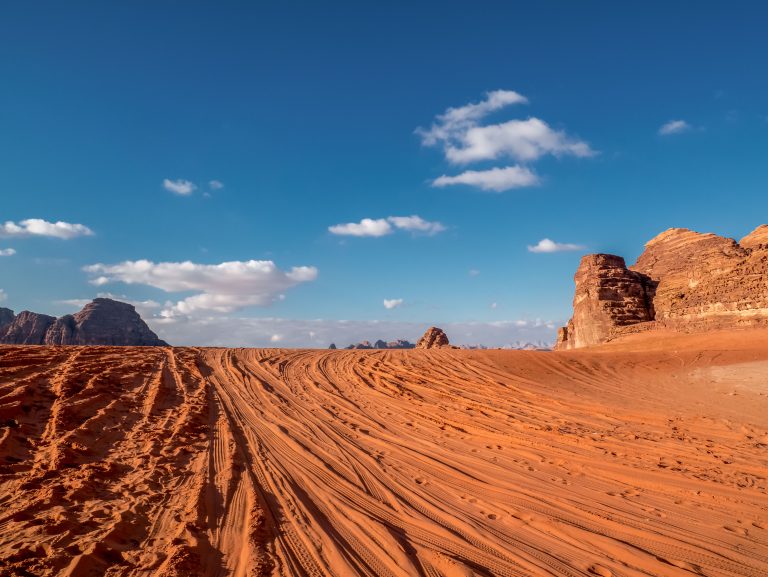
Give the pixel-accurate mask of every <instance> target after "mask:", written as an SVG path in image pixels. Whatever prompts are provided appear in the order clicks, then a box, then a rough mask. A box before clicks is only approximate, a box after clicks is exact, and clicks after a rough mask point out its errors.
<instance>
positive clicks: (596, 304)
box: [556, 225, 768, 350]
mask: <svg viewBox="0 0 768 577" xmlns="http://www.w3.org/2000/svg"><path fill="white" fill-rule="evenodd" d="M575 281H576V292H575V296H574V301H573V318H572V319H571V320H570V321H569V322H568V325H567V326H566V327H563V328H562V329H560V331H559V332H558V339H557V345H556V348H557V349H561V350H562V349H573V348H580V347H585V346H591V345H597V344H600V343H604V342H607V341H609V340H611V339H613V338H615V337H618V336H621V335H624V334H627V333H631V332H637V331H642V330H649V329H655V328H662V327H663V328H669V329H673V330H677V331H681V332H695V331H702V330H711V329H717V328H729V327H739V326H753V325H760V324H768V226H766V225H762V226H759V227H758V228H757V229H755V230H754V231H753V232H752V233H750V234H748V235H747V236H745V237H744V238H743V239H742V241H741V242H740V243H737V242H736V241H735V240H733V239H731V238H724V237H721V236H718V235H716V234H711V233H706V234H702V233H698V232H694V231H691V230H688V229H685V228H671V229H669V230H666V231H664V232H662V233H661V234H659V235H658V236H656V237H655V238H653V239H652V240H651V241H649V242H648V243H647V244H646V245H645V251H644V252H643V254H642V255H640V257H639V258H638V259H637V262H636V263H635V264H634V265H632V266H631V267H629V268H627V267H626V266H625V265H624V260H623V259H622V258H621V257H616V256H613V255H587V256H585V257H584V258H583V259H582V261H581V265H580V266H579V269H578V271H577V272H576V276H575Z"/></svg>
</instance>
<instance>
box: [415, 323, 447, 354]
mask: <svg viewBox="0 0 768 577" xmlns="http://www.w3.org/2000/svg"><path fill="white" fill-rule="evenodd" d="M450 346H451V345H450V343H449V342H448V336H447V335H446V334H445V332H444V331H443V329H439V328H437V327H429V328H428V329H427V332H425V333H424V336H422V337H421V338H420V339H419V340H418V342H417V343H416V348H417V349H438V348H441V347H450Z"/></svg>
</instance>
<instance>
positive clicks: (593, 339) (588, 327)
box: [557, 254, 654, 349]
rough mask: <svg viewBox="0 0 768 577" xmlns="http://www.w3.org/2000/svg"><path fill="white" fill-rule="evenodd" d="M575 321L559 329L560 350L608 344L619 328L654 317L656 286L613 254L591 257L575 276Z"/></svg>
mask: <svg viewBox="0 0 768 577" xmlns="http://www.w3.org/2000/svg"><path fill="white" fill-rule="evenodd" d="M574 281H575V282H576V293H575V295H574V297H573V318H572V319H571V320H570V321H569V322H568V326H567V327H563V328H562V329H560V331H559V333H558V338H557V348H559V349H573V348H579V347H586V346H590V345H594V344H598V343H601V342H605V341H606V340H607V339H608V338H609V337H610V336H611V334H612V332H613V330H614V329H615V328H616V327H622V326H627V325H632V324H636V323H641V322H646V321H649V320H651V319H652V318H653V310H652V304H651V299H652V294H653V290H654V283H653V282H652V281H651V280H650V279H649V278H648V277H646V276H645V275H643V274H640V273H637V272H634V271H631V270H629V269H628V268H627V265H626V264H625V262H624V259H623V258H622V257H620V256H616V255H612V254H588V255H586V256H585V257H583V258H582V259H581V263H580V264H579V268H578V270H577V271H576V275H575V276H574Z"/></svg>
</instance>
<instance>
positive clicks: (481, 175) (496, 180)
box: [432, 166, 539, 192]
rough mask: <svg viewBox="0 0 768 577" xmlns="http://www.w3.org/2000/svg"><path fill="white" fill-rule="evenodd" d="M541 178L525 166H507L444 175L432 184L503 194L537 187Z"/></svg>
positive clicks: (441, 186) (440, 186)
mask: <svg viewBox="0 0 768 577" xmlns="http://www.w3.org/2000/svg"><path fill="white" fill-rule="evenodd" d="M538 183H539V177H538V176H536V174H535V173H534V172H533V171H532V170H530V169H529V168H526V167H524V166H507V167H505V168H491V169H488V170H467V171H464V172H462V173H461V174H457V175H456V176H448V175H445V174H444V175H442V176H440V177H438V178H436V179H435V180H434V181H433V182H432V186H435V187H438V188H443V187H445V186H453V185H456V184H466V185H469V186H476V187H477V188H479V189H481V190H492V191H494V192H503V191H505V190H510V189H512V188H521V187H525V186H535V185H537V184H538Z"/></svg>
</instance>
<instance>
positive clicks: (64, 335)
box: [0, 298, 168, 346]
mask: <svg viewBox="0 0 768 577" xmlns="http://www.w3.org/2000/svg"><path fill="white" fill-rule="evenodd" d="M0 344H8V345H116V346H167V345H168V343H166V342H165V341H162V340H160V339H159V338H158V337H157V335H156V334H155V333H154V332H152V330H151V329H150V328H149V327H148V326H147V324H146V323H145V322H144V321H143V320H142V319H141V317H140V316H139V314H138V313H137V312H136V309H135V308H134V307H133V306H132V305H129V304H127V303H122V302H119V301H115V300H112V299H105V298H98V299H94V300H93V301H92V302H90V303H88V304H87V305H85V307H83V309H82V310H81V311H80V312H78V313H76V314H74V315H65V316H63V317H61V318H59V319H57V318H55V317H52V316H48V315H42V314H38V313H33V312H30V311H22V312H21V313H19V314H18V315H14V314H13V311H11V310H9V309H0Z"/></svg>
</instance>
